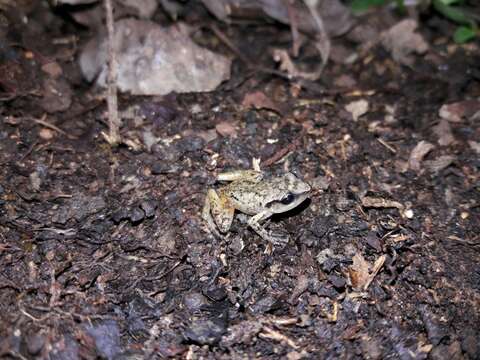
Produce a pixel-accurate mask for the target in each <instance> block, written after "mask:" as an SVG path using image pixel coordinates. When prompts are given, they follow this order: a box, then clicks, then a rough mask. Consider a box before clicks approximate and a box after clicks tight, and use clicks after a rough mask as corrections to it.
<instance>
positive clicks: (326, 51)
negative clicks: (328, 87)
mask: <svg viewBox="0 0 480 360" xmlns="http://www.w3.org/2000/svg"><path fill="white" fill-rule="evenodd" d="M303 1H304V2H305V5H307V8H308V10H309V11H310V14H311V15H312V17H313V20H314V21H315V24H316V25H317V30H318V41H316V42H315V45H316V46H317V49H318V51H319V52H320V56H321V58H322V65H321V66H320V68H319V69H318V70H317V71H316V72H317V74H318V77H320V74H321V73H322V71H323V68H324V67H325V65H326V64H327V61H328V58H329V57H330V48H331V44H330V38H329V37H328V34H327V30H326V29H325V25H324V23H323V19H322V18H321V16H320V14H319V13H318V9H317V7H318V4H319V1H318V0H303Z"/></svg>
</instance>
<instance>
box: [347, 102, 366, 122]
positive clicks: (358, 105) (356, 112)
mask: <svg viewBox="0 0 480 360" xmlns="http://www.w3.org/2000/svg"><path fill="white" fill-rule="evenodd" d="M345 110H347V111H348V112H349V113H351V114H352V117H353V121H357V120H358V118H359V117H360V116H362V115H365V114H366V113H367V112H368V101H367V100H364V99H361V100H357V101H353V102H351V103H349V104H347V106H345Z"/></svg>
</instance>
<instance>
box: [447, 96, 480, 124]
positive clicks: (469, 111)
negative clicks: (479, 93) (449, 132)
mask: <svg viewBox="0 0 480 360" xmlns="http://www.w3.org/2000/svg"><path fill="white" fill-rule="evenodd" d="M478 111H480V101H478V100H465V101H460V102H456V103H452V104H444V105H442V107H441V108H440V110H439V112H438V115H439V116H440V117H441V118H442V119H445V120H448V121H451V122H461V121H462V118H470V117H472V116H474V115H475V114H476V113H477V112H478Z"/></svg>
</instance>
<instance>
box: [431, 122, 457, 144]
mask: <svg viewBox="0 0 480 360" xmlns="http://www.w3.org/2000/svg"><path fill="white" fill-rule="evenodd" d="M432 131H433V133H434V134H435V135H437V137H438V144H439V145H440V146H448V145H450V144H451V143H453V142H454V141H455V138H454V137H453V134H452V128H451V127H450V123H449V122H448V121H447V120H445V119H443V120H440V122H439V123H438V124H437V125H435V126H434V127H433V128H432Z"/></svg>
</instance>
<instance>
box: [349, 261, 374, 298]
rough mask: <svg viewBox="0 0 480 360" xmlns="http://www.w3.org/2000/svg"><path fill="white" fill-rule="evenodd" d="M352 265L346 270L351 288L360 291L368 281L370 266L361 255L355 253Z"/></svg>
mask: <svg viewBox="0 0 480 360" xmlns="http://www.w3.org/2000/svg"><path fill="white" fill-rule="evenodd" d="M352 261H353V264H352V265H350V267H349V268H348V274H349V276H350V282H351V283H352V288H353V289H355V290H357V291H362V290H363V288H364V286H365V285H366V284H367V283H368V281H369V279H370V274H369V270H370V264H369V263H368V262H367V261H366V260H365V259H364V257H363V256H362V254H360V253H356V254H355V256H354V257H353V258H352Z"/></svg>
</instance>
